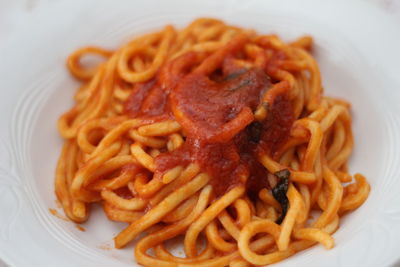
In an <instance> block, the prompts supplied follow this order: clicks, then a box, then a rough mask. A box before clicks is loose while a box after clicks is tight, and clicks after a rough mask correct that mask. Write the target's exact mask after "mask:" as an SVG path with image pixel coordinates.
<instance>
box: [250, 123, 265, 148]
mask: <svg viewBox="0 0 400 267" xmlns="http://www.w3.org/2000/svg"><path fill="white" fill-rule="evenodd" d="M262 130H263V125H262V123H261V122H258V121H254V122H252V123H251V124H250V125H249V126H247V133H248V139H249V141H250V142H253V143H257V144H258V142H260V139H261V134H262Z"/></svg>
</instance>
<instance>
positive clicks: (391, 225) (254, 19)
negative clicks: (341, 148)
mask: <svg viewBox="0 0 400 267" xmlns="http://www.w3.org/2000/svg"><path fill="white" fill-rule="evenodd" d="M28 2H32V3H33V4H32V3H31V4H32V5H27V6H26V7H24V8H26V9H27V10H26V12H25V16H24V18H23V20H21V21H20V22H21V23H18V24H17V25H15V26H14V28H13V29H12V34H10V35H7V36H8V37H7V38H6V39H5V40H3V41H2V43H1V45H0V48H1V50H0V85H1V90H0V110H1V112H0V122H1V125H2V127H1V128H0V258H1V259H3V261H5V262H6V263H7V264H9V265H10V266H74V265H75V266H96V267H101V266H135V264H136V263H135V261H134V259H133V246H134V245H131V246H128V247H127V248H125V249H123V250H116V249H114V248H113V246H112V237H113V236H114V235H115V234H116V233H118V232H119V231H120V230H121V229H122V228H123V227H124V224H120V223H114V222H111V221H109V220H107V219H106V217H105V216H104V214H103V213H102V211H101V209H100V208H96V207H95V208H94V209H93V213H92V216H91V217H90V220H89V221H88V222H87V223H85V224H84V225H83V227H84V228H85V229H86V231H85V232H82V231H80V230H79V229H78V228H77V227H76V225H75V224H74V223H72V222H68V221H65V220H63V219H62V218H59V217H57V216H54V215H52V214H51V213H50V212H49V209H56V210H58V213H59V214H61V215H62V214H63V213H62V211H61V210H60V209H59V208H58V207H57V204H56V201H55V195H54V186H53V175H54V170H55V165H56V161H57V158H58V155H59V153H60V149H61V144H62V140H61V138H60V137H59V135H58V133H57V131H56V120H57V118H58V116H59V115H60V114H61V113H62V112H64V111H65V110H67V109H68V108H69V107H71V105H72V95H73V93H74V91H75V90H76V88H77V83H76V82H75V81H74V80H73V79H72V78H71V76H70V75H69V73H68V72H67V70H66V68H65V59H66V57H67V56H68V55H69V54H70V53H71V52H72V51H74V50H75V49H77V48H79V47H81V46H85V45H96V46H102V47H106V48H116V47H118V46H119V45H120V44H122V43H124V42H126V41H127V40H129V39H131V38H133V37H134V36H137V35H139V34H142V33H146V32H150V31H154V30H157V29H160V28H161V27H162V26H163V25H165V24H169V23H172V24H174V25H176V26H177V27H182V26H184V25H186V24H187V23H189V22H190V21H191V20H193V19H194V18H197V17H201V16H208V17H216V18H221V19H223V20H225V21H226V22H228V23H231V24H235V25H238V26H242V27H248V28H254V29H256V30H257V31H258V32H260V33H276V34H278V35H280V36H281V37H282V38H283V39H285V40H292V39H294V38H296V37H298V36H300V35H302V34H305V33H307V34H311V35H312V36H314V38H315V42H316V46H315V53H314V55H315V56H316V58H317V60H318V63H319V65H320V67H321V71H322V79H323V85H324V89H325V94H326V95H330V96H337V97H343V98H346V99H348V100H349V101H351V102H352V104H353V107H352V112H353V117H354V123H353V129H354V133H355V150H354V153H353V155H352V158H351V162H350V169H351V172H353V173H354V172H362V173H363V174H365V175H366V176H367V178H368V179H369V181H370V183H371V187H372V191H371V194H370V197H369V198H368V200H367V201H366V203H365V204H364V205H363V206H362V207H361V208H359V209H358V210H356V211H355V212H353V213H351V214H350V215H347V216H346V217H345V218H344V219H343V220H342V221H341V225H340V229H339V230H338V231H337V232H336V233H335V234H334V237H335V240H336V247H335V248H334V249H332V250H329V251H326V250H324V249H323V248H322V246H315V247H313V248H311V249H308V250H306V251H304V252H301V253H299V254H296V255H295V256H293V257H291V258H290V259H287V260H285V261H283V262H282V263H279V266H322V265H323V266H324V267H329V266H388V265H390V264H392V263H393V262H395V261H396V260H397V259H398V258H399V250H398V248H399V246H400V227H399V225H400V179H399V174H400V173H399V172H400V164H399V160H400V118H399V115H400V105H399V100H400V97H399V94H400V90H399V88H400V86H399V85H400V76H399V75H398V74H399V73H400V67H399V66H400V65H399V64H398V63H399V60H400V53H399V47H400V31H399V28H400V27H399V26H400V21H399V20H398V19H396V18H395V17H394V16H392V15H390V12H389V13H388V12H384V11H383V10H381V9H378V8H377V7H375V6H374V5H371V4H369V3H365V2H358V1H330V2H326V1H318V0H306V1H294V0H293V1H290V0H289V1H272V0H271V1H262V0H254V1H236V0H222V1H213V0H202V1H183V0H182V1H180V0H169V1H157V2H156V1H131V0H120V1H111V0H110V1H103V0H96V1H95V0H92V1H70V0H56V1H48V2H46V3H45V4H41V5H37V6H34V2H35V1H27V3H28ZM9 3H13V1H9ZM4 18H5V17H3V19H4ZM62 216H63V215H62Z"/></svg>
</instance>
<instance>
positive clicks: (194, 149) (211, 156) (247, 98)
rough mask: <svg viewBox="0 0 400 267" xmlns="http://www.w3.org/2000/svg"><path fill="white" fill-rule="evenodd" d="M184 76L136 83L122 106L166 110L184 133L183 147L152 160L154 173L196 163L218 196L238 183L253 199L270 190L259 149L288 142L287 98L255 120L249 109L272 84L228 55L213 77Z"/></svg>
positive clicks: (137, 112) (134, 110) (140, 112)
mask: <svg viewBox="0 0 400 267" xmlns="http://www.w3.org/2000/svg"><path fill="white" fill-rule="evenodd" d="M182 76H183V77H182V78H181V79H180V80H179V82H178V83H177V85H176V86H175V87H174V88H167V89H168V90H166V89H165V88H162V87H161V86H159V85H158V82H157V80H153V81H150V82H148V83H144V84H139V85H137V86H136V87H135V88H134V89H135V90H134V92H133V93H132V96H131V97H130V98H129V99H128V101H127V103H126V106H125V110H126V112H127V113H128V114H129V115H130V116H149V115H151V116H154V115H161V114H166V113H167V114H169V116H173V117H174V118H175V119H176V120H177V121H178V122H179V123H180V124H181V125H182V128H183V130H184V132H185V133H186V138H185V143H184V145H182V146H181V147H180V148H178V149H176V150H174V151H172V152H165V153H161V154H160V155H159V156H157V157H156V158H155V164H156V170H157V172H161V173H163V172H165V171H167V170H168V169H170V168H173V167H175V166H177V165H182V166H186V165H188V164H189V163H191V162H196V163H198V164H199V165H200V166H201V168H202V171H203V172H206V173H208V174H209V175H210V176H211V177H212V179H211V180H210V184H211V185H212V186H213V188H214V192H215V194H216V195H217V196H221V195H223V194H224V193H225V192H227V191H228V190H229V189H230V188H232V187H234V186H237V185H239V184H245V185H246V187H247V192H248V195H249V196H250V197H251V198H252V197H254V196H256V195H257V194H258V191H259V190H260V189H262V188H269V184H268V181H267V175H268V171H267V170H266V169H265V168H264V167H263V166H262V165H261V164H260V163H259V162H258V161H257V153H258V151H259V150H260V149H262V150H263V151H266V152H267V153H269V154H271V155H273V154H274V153H275V152H276V151H277V150H278V149H279V148H280V147H281V145H282V144H284V142H286V140H287V138H288V135H289V132H290V128H291V125H292V123H293V121H294V117H293V109H292V104H291V102H290V101H289V100H288V97H287V96H286V95H280V96H276V97H275V100H274V103H270V105H269V107H268V116H267V118H266V119H265V120H264V121H262V122H255V121H254V117H253V112H254V111H255V109H256V108H257V107H258V105H259V104H260V100H261V97H262V96H263V95H264V93H265V92H266V91H267V90H269V89H270V87H271V86H272V84H271V81H270V78H269V77H268V75H267V74H266V73H265V70H263V69H261V68H255V67H254V68H251V69H244V68H239V67H237V66H235V65H233V64H232V60H229V59H227V60H225V62H224V63H223V66H222V68H221V69H220V70H218V71H215V72H214V73H212V74H211V75H205V74H202V73H197V72H192V73H189V74H187V75H182ZM134 94H137V95H134ZM246 111H249V112H247V113H246ZM243 114H244V115H243ZM244 177H248V178H247V180H246V179H245V178H244Z"/></svg>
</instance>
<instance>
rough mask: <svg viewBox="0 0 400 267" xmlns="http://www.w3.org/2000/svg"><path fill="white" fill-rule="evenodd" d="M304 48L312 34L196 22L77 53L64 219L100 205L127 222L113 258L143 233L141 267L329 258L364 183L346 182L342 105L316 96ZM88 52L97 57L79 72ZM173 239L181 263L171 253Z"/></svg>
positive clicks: (347, 140)
mask: <svg viewBox="0 0 400 267" xmlns="http://www.w3.org/2000/svg"><path fill="white" fill-rule="evenodd" d="M311 48H312V39H311V37H309V36H305V37H302V38H300V39H298V40H296V41H294V42H292V43H285V42H283V41H282V40H281V39H279V38H278V36H276V35H258V34H257V33H255V32H254V31H251V30H245V29H241V28H238V27H232V26H228V25H226V24H224V23H223V22H222V21H219V20H215V19H206V18H201V19H197V20H195V21H194V22H192V23H191V24H190V25H189V26H188V27H186V28H184V29H183V30H180V31H178V30H176V29H175V28H173V27H172V26H167V27H165V28H164V29H163V30H162V31H160V32H156V33H151V34H147V35H144V36H142V37H139V38H136V39H134V40H132V41H130V42H129V43H127V44H126V45H124V46H122V47H121V48H119V49H117V50H115V51H108V50H104V49H101V48H97V47H86V48H82V49H80V50H78V51H76V52H74V53H73V54H72V55H71V56H70V57H69V58H68V62H67V63H68V68H69V70H70V71H71V73H72V74H73V75H74V76H75V77H76V78H77V79H79V80H80V81H81V82H82V85H81V87H80V89H79V90H78V91H77V93H76V94H75V97H74V99H75V101H76V103H75V106H74V107H73V108H72V109H71V110H69V111H67V112H66V113H65V114H63V115H62V116H61V117H60V119H59V121H58V129H59V132H60V134H61V136H62V137H63V138H64V139H65V143H64V146H63V149H62V152H61V156H60V159H59V161H58V165H57V170H56V179H55V190H56V194H57V197H58V199H59V200H60V202H61V203H62V206H63V208H64V211H65V213H66V215H67V216H68V217H69V218H70V219H71V220H73V221H74V222H77V223H81V222H84V221H86V220H87V219H88V216H89V213H90V205H91V203H94V202H96V203H100V204H101V205H102V206H103V208H104V212H105V213H106V214H107V216H108V218H109V219H110V220H114V221H120V222H126V223H128V226H127V227H126V228H125V229H124V230H123V231H121V232H120V233H119V234H118V235H117V236H116V237H115V238H114V240H115V246H116V247H117V248H122V247H124V246H125V245H127V244H128V243H129V242H131V241H133V240H134V239H137V238H138V235H139V234H141V233H143V232H146V235H144V237H142V238H140V239H139V240H138V243H137V245H136V247H135V257H136V260H137V261H138V262H139V263H140V264H142V265H145V266H178V265H179V264H184V265H185V266H228V265H229V266H250V265H266V264H271V263H274V262H278V261H281V260H283V259H285V258H287V257H289V256H291V255H293V254H295V253H297V252H298V251H301V250H304V249H307V248H309V247H311V246H313V245H314V244H317V243H321V244H322V245H323V246H324V247H325V248H327V249H330V248H332V247H333V246H334V240H333V238H332V234H333V233H334V232H335V231H336V230H337V229H338V227H339V219H340V217H341V216H343V215H344V214H346V213H347V212H349V211H352V210H354V209H357V208H358V207H359V206H360V205H361V204H362V203H363V202H364V201H365V200H366V198H367V197H368V194H369V191H370V186H369V184H368V182H367V181H366V179H365V178H364V176H363V175H361V174H356V175H355V176H354V179H353V177H352V176H351V175H350V174H349V173H348V166H347V161H348V158H349V156H350V154H351V151H352V147H353V136H352V131H351V115H350V112H349V109H350V104H349V103H348V102H346V101H344V100H340V99H335V98H330V97H326V96H324V95H323V92H322V87H321V78H320V72H319V69H318V65H317V63H316V61H315V59H314V58H313V57H312V56H311V55H310V52H309V51H310V50H311ZM89 54H92V55H96V56H100V57H104V59H105V60H104V62H103V63H101V64H99V65H97V66H96V67H94V68H87V67H85V66H83V65H82V64H81V59H82V58H83V57H84V56H87V55H89ZM353 180H354V181H353ZM312 218H315V219H312ZM177 236H183V247H184V251H185V254H186V257H183V258H182V257H177V256H174V255H173V254H172V253H171V252H170V251H168V247H167V246H166V245H165V243H166V241H168V240H171V239H173V238H175V237H177ZM201 244H202V248H201ZM150 249H152V250H153V252H154V254H149V250H150Z"/></svg>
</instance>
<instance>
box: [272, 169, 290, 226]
mask: <svg viewBox="0 0 400 267" xmlns="http://www.w3.org/2000/svg"><path fill="white" fill-rule="evenodd" d="M274 175H275V176H276V177H278V179H279V182H278V183H277V184H276V186H275V187H274V188H272V195H273V197H274V198H275V199H276V201H278V202H279V204H280V205H281V207H282V213H281V215H280V216H279V218H278V219H277V220H276V223H277V224H281V223H282V221H283V219H284V218H285V216H286V212H287V210H288V209H289V200H288V198H287V196H286V193H287V191H288V188H289V178H290V171H289V170H288V169H284V170H281V171H278V172H276V173H274Z"/></svg>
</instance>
